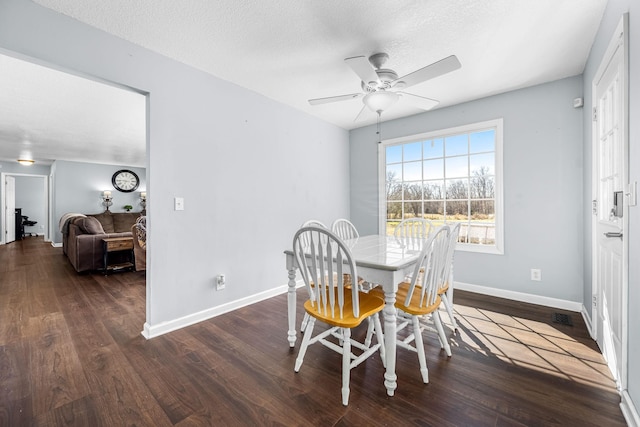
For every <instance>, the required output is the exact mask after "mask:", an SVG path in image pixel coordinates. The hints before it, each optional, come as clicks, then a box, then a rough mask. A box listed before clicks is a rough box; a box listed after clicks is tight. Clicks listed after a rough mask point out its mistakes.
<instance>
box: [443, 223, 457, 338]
mask: <svg viewBox="0 0 640 427" xmlns="http://www.w3.org/2000/svg"><path fill="white" fill-rule="evenodd" d="M459 232H460V223H459V222H458V223H456V224H455V225H453V226H452V227H450V230H449V244H448V248H447V258H446V261H445V262H446V264H445V268H446V270H445V272H444V280H443V281H442V283H441V285H440V289H438V295H440V297H441V298H442V305H444V307H445V309H446V310H447V314H448V315H449V319H450V320H451V326H452V327H453V331H454V333H457V332H458V324H457V322H456V318H455V317H453V258H454V252H455V250H456V245H457V243H458V234H459Z"/></svg>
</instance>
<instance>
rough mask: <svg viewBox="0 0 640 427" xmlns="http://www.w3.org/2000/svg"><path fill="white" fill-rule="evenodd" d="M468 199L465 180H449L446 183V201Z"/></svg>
mask: <svg viewBox="0 0 640 427" xmlns="http://www.w3.org/2000/svg"><path fill="white" fill-rule="evenodd" d="M468 197H469V192H468V188H467V180H466V179H465V180H462V179H450V180H448V181H447V199H467V198H468Z"/></svg>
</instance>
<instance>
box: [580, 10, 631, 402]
mask: <svg viewBox="0 0 640 427" xmlns="http://www.w3.org/2000/svg"><path fill="white" fill-rule="evenodd" d="M620 48H621V49H622V63H623V64H622V85H621V92H622V93H621V96H622V112H621V118H620V119H621V136H622V149H623V155H624V159H623V162H622V170H623V171H622V179H621V180H622V183H623V191H624V195H625V197H624V202H623V214H622V230H623V233H624V235H623V241H622V284H621V292H620V297H621V298H622V299H623V304H621V306H622V313H621V319H622V332H621V340H622V349H621V353H622V354H621V355H620V367H619V370H620V378H617V380H616V381H617V386H618V389H619V391H620V393H621V394H622V392H623V391H624V390H626V388H627V366H628V351H629V350H628V338H627V336H628V326H629V325H628V320H629V317H628V307H627V304H626V301H628V299H629V298H628V297H629V239H628V238H627V236H628V231H629V201H630V199H631V197H630V189H629V16H628V13H625V14H624V15H623V16H622V18H621V19H620V22H619V23H618V25H617V26H616V29H615V31H614V32H613V35H612V37H611V40H610V41H609V45H608V46H607V49H606V51H605V54H604V55H603V57H602V60H601V61H600V64H599V65H598V70H597V72H596V73H595V75H594V77H593V80H592V82H591V88H592V93H591V96H592V102H591V106H592V114H596V113H597V114H599V112H597V109H596V106H597V105H598V101H597V95H596V86H597V84H596V83H597V82H598V81H599V80H600V79H601V78H602V76H603V74H604V73H605V71H606V70H607V68H608V66H609V63H610V62H611V60H612V59H613V57H614V54H615V53H616V51H617V50H618V49H620ZM597 123H598V122H597V121H596V120H595V119H594V116H593V115H592V120H591V129H592V130H591V149H592V163H591V178H592V182H591V195H592V200H597V199H598V198H597V194H598V182H597V176H598V172H597V168H598V150H597V148H598V145H597V144H598V130H597ZM634 197H635V195H634ZM597 208H598V209H601V206H600V201H599V200H598V207H597ZM597 222H598V217H597V215H591V270H592V271H591V274H592V276H591V277H592V290H591V291H592V301H591V310H592V311H591V317H592V322H591V332H592V337H593V338H594V339H595V340H596V342H598V341H599V339H601V338H602V337H601V336H600V334H602V332H603V331H601V330H600V328H599V327H598V318H599V315H598V313H599V311H598V310H600V306H601V301H598V296H599V295H600V291H601V286H600V282H599V280H598V262H597V255H598V250H597V245H598V236H597V235H596V232H597ZM612 375H614V376H615V375H617V373H616V372H612Z"/></svg>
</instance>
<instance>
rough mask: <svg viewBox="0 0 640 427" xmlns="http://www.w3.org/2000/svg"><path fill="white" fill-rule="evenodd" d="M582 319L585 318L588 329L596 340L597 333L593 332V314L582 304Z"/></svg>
mask: <svg viewBox="0 0 640 427" xmlns="http://www.w3.org/2000/svg"><path fill="white" fill-rule="evenodd" d="M581 312H582V319H583V320H584V324H585V325H586V326H587V331H589V336H590V337H591V339H592V340H594V341H595V340H596V335H595V334H594V333H593V323H592V322H591V316H589V313H587V308H586V307H585V306H584V304H583V305H582V311H581Z"/></svg>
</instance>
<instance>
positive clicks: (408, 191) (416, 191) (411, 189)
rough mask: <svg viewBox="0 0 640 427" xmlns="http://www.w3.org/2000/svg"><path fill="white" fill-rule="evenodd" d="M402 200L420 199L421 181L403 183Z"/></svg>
mask: <svg viewBox="0 0 640 427" xmlns="http://www.w3.org/2000/svg"><path fill="white" fill-rule="evenodd" d="M404 200H422V185H421V183H415V182H414V183H405V184H404Z"/></svg>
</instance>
